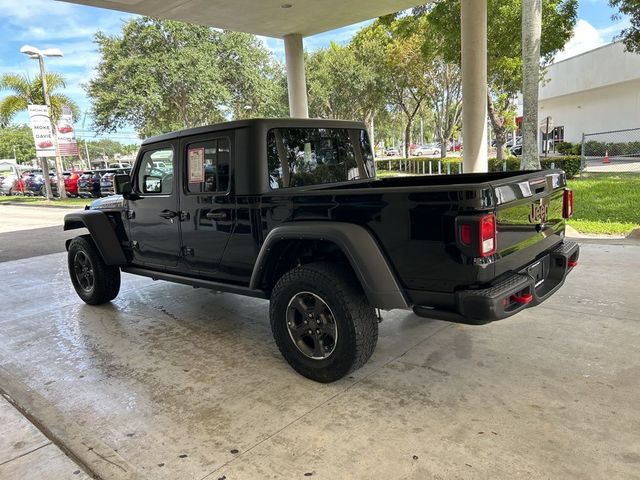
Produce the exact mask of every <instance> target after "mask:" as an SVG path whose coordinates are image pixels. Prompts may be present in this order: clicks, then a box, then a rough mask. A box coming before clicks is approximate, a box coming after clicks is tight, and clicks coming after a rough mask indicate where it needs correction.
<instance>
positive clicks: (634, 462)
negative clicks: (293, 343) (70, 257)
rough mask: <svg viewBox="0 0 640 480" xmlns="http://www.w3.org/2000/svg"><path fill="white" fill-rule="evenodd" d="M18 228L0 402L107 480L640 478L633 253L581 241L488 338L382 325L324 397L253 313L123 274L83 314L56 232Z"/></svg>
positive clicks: (410, 319) (400, 314)
mask: <svg viewBox="0 0 640 480" xmlns="http://www.w3.org/2000/svg"><path fill="white" fill-rule="evenodd" d="M0 208H2V209H3V210H2V211H1V212H0V213H1V214H2V215H3V218H4V215H5V214H7V215H8V213H7V212H8V210H6V209H7V208H9V207H0ZM14 208H22V209H24V208H25V207H14ZM37 210H41V211H44V209H37ZM25 211H26V210H25ZM59 214H60V213H59V212H53V213H52V212H51V211H45V213H43V214H42V217H41V218H45V217H46V218H47V219H48V220H46V222H49V223H53V222H54V221H57V220H56V218H57V217H55V215H59ZM24 216H25V217H28V216H29V215H27V214H25V215H24ZM47 216H50V218H49V217H47ZM46 222H45V223H46ZM25 223H28V222H27V220H25ZM49 223H46V225H49ZM34 227H35V228H36V229H35V230H30V229H29V228H34ZM29 228H25V229H22V230H20V235H21V236H20V237H18V236H17V235H18V232H17V231H13V232H3V233H0V245H2V248H4V250H3V251H2V252H1V253H0V258H1V260H0V278H2V285H3V287H2V289H1V293H0V305H2V312H3V314H2V316H1V317H0V365H1V369H0V382H1V383H0V390H2V391H3V393H4V394H5V395H7V396H9V397H11V398H12V399H13V401H14V402H15V403H16V404H17V405H18V407H19V408H20V409H21V410H23V411H24V413H26V414H27V415H28V416H29V418H30V419H31V420H32V421H34V422H35V423H36V424H37V425H38V426H39V428H40V429H41V430H43V431H44V432H45V433H46V434H47V435H48V436H49V437H50V438H53V439H54V443H56V444H58V445H59V446H60V447H62V448H63V449H65V450H66V451H68V452H69V453H70V454H71V455H72V456H73V457H75V460H76V461H77V462H78V463H79V465H80V466H81V467H82V468H83V469H84V470H85V471H87V470H88V471H89V473H96V474H98V475H99V476H100V477H101V478H147V479H205V478H206V479H216V480H217V479H225V480H231V479H257V478H286V479H291V478H308V477H311V478H319V479H336V478H414V479H425V478H434V479H436V478H438V479H439V478H444V479H450V478H581V479H590V478H593V479H601V478H624V479H632V478H640V433H639V432H640V416H639V415H638V412H637V409H638V398H639V396H640V382H638V379H640V348H639V347H640V324H639V323H638V320H639V316H638V312H639V311H640V298H639V297H638V295H637V291H638V284H639V283H640V269H639V268H638V266H640V244H638V243H631V242H630V241H628V240H625V241H622V240H621V241H608V242H603V241H588V242H587V241H585V242H583V243H582V253H581V262H580V266H579V267H578V269H577V270H576V272H575V274H573V275H571V276H570V277H569V279H568V281H567V283H566V284H565V286H564V287H563V288H562V289H561V290H560V291H559V293H558V294H556V295H555V296H554V297H552V298H551V299H550V300H549V301H547V302H546V303H545V304H543V305H542V306H540V307H537V308H535V309H532V310H530V311H525V312H524V313H521V314H518V315H516V316H515V317H513V318H511V319H507V320H504V321H501V322H496V323H494V324H490V325H487V326H480V327H478V326H475V327H474V326H464V325H454V324H449V323H446V322H441V321H436V320H426V319H422V318H419V317H417V316H415V315H414V314H412V313H410V312H406V311H399V310H396V311H392V312H389V313H386V314H384V321H383V323H382V324H381V330H380V339H379V343H378V346H377V349H376V351H375V353H374V355H373V357H372V359H371V361H370V362H369V363H368V364H367V365H365V367H363V368H362V369H361V370H359V371H357V372H356V373H355V374H353V375H351V376H349V377H348V378H345V379H344V380H342V381H339V382H336V383H333V384H330V385H322V384H318V383H314V382H311V381H309V380H307V379H306V378H303V377H301V376H299V375H298V374H296V373H295V372H294V371H293V370H292V369H291V368H289V366H288V365H287V364H286V363H285V362H284V360H282V358H281V356H280V354H279V352H278V350H277V348H276V346H275V345H274V343H273V341H272V337H271V332H270V329H269V321H268V309H267V303H266V302H265V301H262V300H257V299H250V298H242V297H236V296H233V295H230V294H219V293H216V292H213V291H208V290H202V289H193V288H190V287H186V286H180V285H173V284H167V283H162V282H153V281H151V280H149V279H144V278H139V277H133V276H130V275H124V277H123V286H122V289H121V292H120V295H119V297H118V298H117V299H116V300H115V301H114V302H113V303H112V304H107V305H103V306H100V307H90V306H87V305H85V304H83V303H82V302H81V301H80V300H79V299H78V297H77V296H76V295H75V293H74V291H73V288H72V286H71V283H70V282H69V280H68V276H67V272H66V258H65V254H64V253H63V252H62V251H61V250H63V247H61V246H60V245H61V243H56V242H60V239H59V238H58V237H54V235H61V233H60V230H61V228H58V227H56V226H55V225H50V226H45V227H42V226H41V224H40V223H39V222H37V221H35V222H33V224H30V225H29ZM41 228H47V229H51V230H50V231H51V234H50V235H51V236H50V237H48V238H49V239H54V238H55V241H51V240H49V241H45V240H46V238H47V237H44V239H43V236H42V234H36V235H37V236H38V238H40V240H39V243H38V244H37V245H33V246H32V247H31V250H30V251H31V254H25V252H27V251H28V249H27V248H25V247H21V246H16V245H15V244H16V243H18V244H19V243H20V240H19V238H23V239H24V238H27V237H29V236H30V235H31V234H32V232H38V231H39V230H40V229H41ZM47 232H48V230H47ZM56 232H57V233H56ZM9 239H11V242H13V246H11V245H10V246H9V248H7V244H8V240H9ZM44 244H55V248H53V250H55V252H53V253H51V252H50V251H49V250H44V251H43V252H42V253H46V254H45V255H37V253H39V252H40V250H39V248H40V247H39V245H44ZM16 248H18V249H19V248H22V250H21V251H22V254H20V255H15V254H14V253H12V252H14V250H15V249H16ZM12 464H13V466H15V464H14V463H13V462H8V463H3V464H1V465H0V478H22V477H8V476H5V475H8V473H7V472H15V470H8V469H9V468H12ZM3 472H4V473H3ZM24 478H27V477H24ZM30 478H33V477H30ZM42 478H47V477H46V476H45V477H42ZM56 478H58V477H56ZM60 478H64V477H60ZM69 478H77V476H76V475H74V474H73V472H72V469H70V470H69Z"/></svg>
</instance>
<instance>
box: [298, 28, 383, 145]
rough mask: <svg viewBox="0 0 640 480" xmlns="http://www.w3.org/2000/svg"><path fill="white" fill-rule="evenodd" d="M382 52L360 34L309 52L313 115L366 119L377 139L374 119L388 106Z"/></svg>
mask: <svg viewBox="0 0 640 480" xmlns="http://www.w3.org/2000/svg"><path fill="white" fill-rule="evenodd" d="M381 55H382V51H381V50H379V49H378V50H376V48H375V45H374V43H373V42H372V41H371V39H367V38H364V36H361V35H360V34H358V35H357V36H356V39H355V40H354V41H353V42H352V43H351V44H350V45H348V46H346V47H343V46H340V45H338V44H336V43H331V45H330V46H329V47H328V48H326V49H321V50H316V51H315V52H314V53H313V54H310V55H308V58H307V63H306V65H307V87H308V91H309V110H310V114H311V116H312V117H323V118H337V119H343V120H359V121H364V122H365V123H366V125H367V128H368V130H369V135H370V137H371V141H372V142H374V120H375V117H376V115H377V114H378V113H379V112H380V111H381V110H382V109H384V107H385V85H384V82H383V78H382V77H381V75H380V72H379V71H378V70H377V69H376V66H377V65H378V64H379V63H380V62H379V60H380V58H381Z"/></svg>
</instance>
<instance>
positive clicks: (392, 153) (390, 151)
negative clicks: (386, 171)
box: [384, 147, 400, 157]
mask: <svg viewBox="0 0 640 480" xmlns="http://www.w3.org/2000/svg"><path fill="white" fill-rule="evenodd" d="M384 154H385V155H386V156H387V157H399V156H400V150H398V149H397V148H394V147H392V148H387V149H386V150H385V151H384Z"/></svg>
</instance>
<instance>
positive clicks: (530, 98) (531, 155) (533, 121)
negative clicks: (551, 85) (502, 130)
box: [520, 0, 542, 170]
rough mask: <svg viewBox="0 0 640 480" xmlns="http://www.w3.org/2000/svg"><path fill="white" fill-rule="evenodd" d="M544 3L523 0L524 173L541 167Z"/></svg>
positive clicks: (538, 0) (536, 0) (522, 165)
mask: <svg viewBox="0 0 640 480" xmlns="http://www.w3.org/2000/svg"><path fill="white" fill-rule="evenodd" d="M541 36H542V0H523V1H522V77H523V81H522V100H523V123H522V161H521V165H520V166H521V168H522V169H523V170H536V169H539V168H540V156H539V154H538V85H539V83H540V40H541Z"/></svg>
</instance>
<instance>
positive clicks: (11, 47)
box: [0, 0, 628, 142]
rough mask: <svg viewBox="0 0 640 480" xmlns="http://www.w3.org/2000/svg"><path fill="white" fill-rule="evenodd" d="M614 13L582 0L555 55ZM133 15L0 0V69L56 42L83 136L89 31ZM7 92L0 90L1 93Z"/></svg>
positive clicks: (38, 0)
mask: <svg viewBox="0 0 640 480" xmlns="http://www.w3.org/2000/svg"><path fill="white" fill-rule="evenodd" d="M614 13H615V12H614V11H613V10H612V9H611V8H610V7H609V6H608V3H607V0H580V1H579V10H578V17H579V21H578V23H577V25H576V27H575V30H574V36H573V38H572V39H571V40H570V41H569V43H568V44H567V45H566V47H565V49H564V51H562V52H561V53H560V54H558V56H557V57H556V60H561V59H564V58H569V57H571V56H574V55H577V54H580V53H583V52H585V51H588V50H591V49H593V48H597V47H599V46H601V45H604V44H606V43H609V42H611V41H612V39H613V38H614V37H615V36H616V35H617V34H618V33H619V32H620V30H621V29H622V28H624V27H625V26H626V25H628V20H612V19H611V17H612V15H613V14H614ZM131 17H132V15H128V14H125V13H121V12H115V11H111V10H104V9H99V8H93V7H86V6H80V5H73V4H69V3H63V2H57V1H53V0H20V1H16V0H0V74H2V73H5V72H22V73H27V74H28V75H30V76H31V77H34V76H36V75H37V74H38V64H37V62H36V61H34V60H30V59H29V58H27V57H26V56H25V55H23V54H21V53H20V47H21V46H22V45H25V44H29V45H33V46H36V47H38V48H40V49H45V48H52V47H56V48H60V49H61V50H62V51H63V53H64V57H63V58H48V59H47V60H46V65H47V70H52V71H56V72H59V73H61V74H62V75H63V76H64V77H65V79H66V82H67V88H66V93H67V94H68V95H69V96H71V97H72V98H73V99H74V100H75V101H76V102H77V103H78V105H79V107H80V110H81V111H82V112H83V115H82V117H81V118H78V119H76V131H77V133H78V136H80V137H82V136H83V134H82V132H83V131H84V130H88V129H89V128H90V125H91V119H90V118H89V117H88V116H87V118H86V119H85V118H84V113H85V112H87V111H88V110H89V108H90V103H89V100H88V99H87V97H86V95H85V93H84V90H83V88H82V85H83V83H86V82H87V81H88V80H89V79H90V78H91V76H92V74H93V70H94V68H95V66H96V65H97V64H98V62H99V60H100V58H99V54H98V51H97V48H96V45H95V44H94V43H93V36H94V34H95V32H96V31H98V30H102V31H103V32H106V33H111V34H117V33H118V32H119V31H120V29H121V27H122V25H123V23H124V22H126V21H127V20H128V19H129V18H131ZM366 24H368V22H362V23H359V24H356V25H352V26H350V27H345V28H341V29H338V30H333V31H331V32H326V33H323V34H319V35H315V36H313V37H308V38H305V40H304V44H305V48H306V49H307V50H309V51H313V50H316V49H318V48H322V47H326V46H328V45H329V43H330V42H331V41H334V42H337V43H347V42H348V41H349V40H350V39H351V37H352V36H353V34H354V33H355V32H356V31H358V30H359V29H360V28H362V27H363V26H364V25H366ZM261 39H262V40H263V42H264V43H265V45H266V46H267V47H268V48H269V49H270V50H271V51H272V52H273V53H274V55H275V56H276V57H277V58H279V59H280V60H283V57H284V45H283V42H282V41H281V40H277V39H273V38H266V37H261ZM6 93H7V92H4V91H0V98H1V97H2V96H4V95H5V94H6ZM27 121H28V120H27V116H26V113H25V114H20V115H18V116H17V117H16V118H15V120H14V123H27ZM83 123H84V126H83ZM84 136H85V137H88V138H92V137H93V134H91V133H89V132H86V133H84ZM110 137H111V138H114V139H119V140H121V141H123V142H128V141H133V140H134V139H135V138H136V137H135V134H134V133H133V132H131V131H129V132H128V131H122V132H119V133H118V134H116V135H110Z"/></svg>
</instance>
